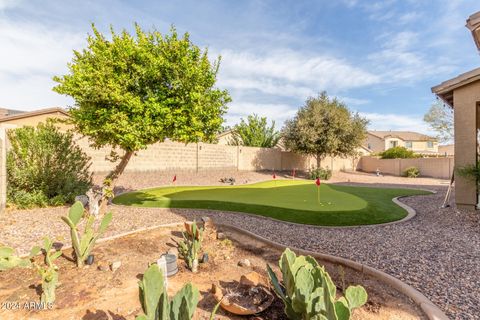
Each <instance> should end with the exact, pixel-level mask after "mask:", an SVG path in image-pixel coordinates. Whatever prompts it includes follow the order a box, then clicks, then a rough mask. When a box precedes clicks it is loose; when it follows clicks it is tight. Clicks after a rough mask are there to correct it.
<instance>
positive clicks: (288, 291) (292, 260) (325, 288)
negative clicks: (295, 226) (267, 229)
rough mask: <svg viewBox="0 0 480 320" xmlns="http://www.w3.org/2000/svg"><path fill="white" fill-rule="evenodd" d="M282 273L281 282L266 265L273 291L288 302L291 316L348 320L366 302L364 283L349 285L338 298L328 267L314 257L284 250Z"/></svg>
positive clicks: (286, 306) (288, 315) (288, 311)
mask: <svg viewBox="0 0 480 320" xmlns="http://www.w3.org/2000/svg"><path fill="white" fill-rule="evenodd" d="M278 265H279V267H280V271H281V273H282V280H283V282H280V281H279V279H278V277H277V275H276V274H275V272H273V270H272V269H271V268H270V266H269V265H267V271H268V275H269V277H270V281H271V283H272V287H273V290H274V291H275V293H276V294H277V296H278V297H279V298H280V299H281V300H282V301H283V303H284V305H285V309H284V310H285V315H286V316H287V318H288V319H292V320H297V319H298V320H300V319H325V320H327V319H328V320H348V319H350V316H351V314H352V310H353V309H355V308H359V307H361V306H363V305H364V304H365V303H366V302H367V298H368V296H367V292H366V291H365V289H364V288H363V287H362V286H349V287H348V288H347V289H346V290H345V291H344V292H343V294H344V296H343V297H339V298H337V288H336V286H335V284H334V283H333V281H332V279H331V278H330V275H329V274H328V272H327V271H326V270H325V267H323V266H320V265H319V264H318V262H317V261H316V260H315V259H314V258H313V257H311V256H307V257H305V256H298V257H297V256H296V255H295V253H294V252H293V251H291V250H290V249H288V248H287V249H285V251H284V252H283V254H282V256H281V258H280V261H279V262H278Z"/></svg>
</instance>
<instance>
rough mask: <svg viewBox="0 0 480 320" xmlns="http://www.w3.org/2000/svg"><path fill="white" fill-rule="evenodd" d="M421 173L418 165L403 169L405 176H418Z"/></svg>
mask: <svg viewBox="0 0 480 320" xmlns="http://www.w3.org/2000/svg"><path fill="white" fill-rule="evenodd" d="M419 175H420V170H419V169H418V168H417V167H409V168H407V169H405V171H403V176H404V177H408V178H416V177H418V176H419Z"/></svg>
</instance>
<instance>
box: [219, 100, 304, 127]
mask: <svg viewBox="0 0 480 320" xmlns="http://www.w3.org/2000/svg"><path fill="white" fill-rule="evenodd" d="M297 108H298V106H296V105H287V104H281V103H279V104H274V103H252V102H237V103H235V102H232V103H231V104H230V105H229V108H228V114H227V116H226V117H225V119H226V123H227V124H228V125H230V126H232V125H235V124H237V123H238V122H240V118H244V119H245V118H246V117H247V116H248V115H251V114H253V113H255V114H258V115H259V116H261V117H267V118H268V120H269V121H271V120H275V125H276V127H277V129H280V128H281V127H282V126H283V122H284V121H285V120H287V119H290V118H293V117H294V116H295V113H296V112H297Z"/></svg>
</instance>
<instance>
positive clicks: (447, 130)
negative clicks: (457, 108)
mask: <svg viewBox="0 0 480 320" xmlns="http://www.w3.org/2000/svg"><path fill="white" fill-rule="evenodd" d="M423 121H425V122H426V123H427V124H428V125H429V126H430V128H431V129H432V130H433V131H435V132H437V138H438V140H440V141H442V142H449V141H452V140H453V110H452V109H451V108H449V107H447V106H445V105H444V104H443V103H442V102H441V101H440V100H439V101H436V102H435V103H433V104H432V105H431V106H430V109H428V111H427V113H426V114H425V115H424V116H423Z"/></svg>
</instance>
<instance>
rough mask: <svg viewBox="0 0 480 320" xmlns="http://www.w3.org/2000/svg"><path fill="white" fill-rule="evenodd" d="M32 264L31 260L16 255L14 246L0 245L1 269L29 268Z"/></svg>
mask: <svg viewBox="0 0 480 320" xmlns="http://www.w3.org/2000/svg"><path fill="white" fill-rule="evenodd" d="M30 266H31V263H30V260H29V259H22V258H20V257H18V256H16V255H15V251H14V250H13V248H10V247H0V271H5V270H8V269H12V268H15V267H21V268H28V267H30Z"/></svg>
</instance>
